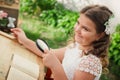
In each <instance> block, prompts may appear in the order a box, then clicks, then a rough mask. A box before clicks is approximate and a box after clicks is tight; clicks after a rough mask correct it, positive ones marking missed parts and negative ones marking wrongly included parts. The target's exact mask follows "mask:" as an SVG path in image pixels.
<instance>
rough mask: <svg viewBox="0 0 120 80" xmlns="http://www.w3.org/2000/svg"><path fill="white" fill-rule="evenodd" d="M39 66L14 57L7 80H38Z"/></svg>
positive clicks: (17, 56) (22, 58)
mask: <svg viewBox="0 0 120 80" xmlns="http://www.w3.org/2000/svg"><path fill="white" fill-rule="evenodd" d="M38 78H39V65H38V64H36V63H33V62H32V61H30V60H28V59H26V58H24V57H21V56H19V55H14V56H13V60H12V64H11V68H10V71H9V74H8V78H7V80H38Z"/></svg>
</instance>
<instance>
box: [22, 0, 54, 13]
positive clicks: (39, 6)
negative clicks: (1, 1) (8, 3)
mask: <svg viewBox="0 0 120 80" xmlns="http://www.w3.org/2000/svg"><path fill="white" fill-rule="evenodd" d="M55 3H56V0H21V1H20V12H22V13H28V14H32V15H39V14H40V12H41V11H42V10H48V9H53V8H54V6H55Z"/></svg>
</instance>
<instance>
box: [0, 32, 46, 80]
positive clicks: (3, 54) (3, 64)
mask: <svg viewBox="0 0 120 80" xmlns="http://www.w3.org/2000/svg"><path fill="white" fill-rule="evenodd" d="M13 54H18V55H21V56H23V57H25V58H27V59H29V60H31V61H32V62H34V63H37V64H39V66H40V77H39V80H44V65H43V64H42V60H41V58H40V57H38V56H36V55H35V54H33V53H32V52H30V51H29V50H27V49H26V48H24V47H23V46H22V45H20V44H19V43H18V42H17V41H16V39H14V37H13V36H10V35H8V34H6V33H3V32H1V31H0V80H6V79H7V75H8V71H9V68H10V64H11V58H12V55H13Z"/></svg>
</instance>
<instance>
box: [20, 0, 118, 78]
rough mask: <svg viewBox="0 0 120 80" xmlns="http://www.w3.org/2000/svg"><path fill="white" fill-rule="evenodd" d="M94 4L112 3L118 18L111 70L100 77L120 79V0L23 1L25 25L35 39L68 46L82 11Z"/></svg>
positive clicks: (22, 14) (111, 56) (25, 29)
mask: <svg viewBox="0 0 120 80" xmlns="http://www.w3.org/2000/svg"><path fill="white" fill-rule="evenodd" d="M91 4H101V5H105V6H108V8H110V9H111V10H112V11H113V12H114V14H115V17H117V20H116V21H115V22H114V23H116V26H115V27H116V31H115V33H114V34H113V35H112V36H111V44H110V48H109V61H110V65H109V66H108V69H109V73H107V74H102V76H101V79H100V80H119V79H120V5H119V4H120V1H119V0H20V10H19V20H20V21H21V22H22V24H21V28H23V30H24V31H25V33H26V35H27V36H28V37H29V38H30V39H32V40H34V41H35V40H36V39H37V38H42V39H44V40H46V41H47V43H48V45H49V46H50V47H51V48H59V47H62V46H65V45H67V44H68V43H67V41H69V40H71V37H72V36H73V27H74V24H75V22H76V20H77V18H78V17H79V11H80V10H81V9H82V8H83V7H85V6H87V5H91Z"/></svg>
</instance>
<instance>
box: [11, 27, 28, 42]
mask: <svg viewBox="0 0 120 80" xmlns="http://www.w3.org/2000/svg"><path fill="white" fill-rule="evenodd" d="M11 31H12V32H13V35H14V36H15V37H16V38H17V40H18V42H19V43H20V44H24V43H25V42H26V40H27V37H26V35H25V33H24V31H23V30H22V29H20V28H13V29H11Z"/></svg>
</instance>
